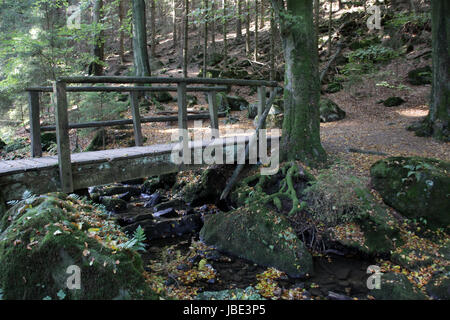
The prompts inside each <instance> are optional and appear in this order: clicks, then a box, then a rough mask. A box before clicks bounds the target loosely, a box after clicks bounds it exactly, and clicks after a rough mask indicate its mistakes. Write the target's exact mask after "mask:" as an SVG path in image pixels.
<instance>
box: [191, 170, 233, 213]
mask: <svg viewBox="0 0 450 320" xmlns="http://www.w3.org/2000/svg"><path fill="white" fill-rule="evenodd" d="M229 167H231V166H226V165H225V166H219V165H217V166H212V167H210V168H208V169H206V170H204V171H203V172H202V174H201V176H200V178H199V179H198V180H196V181H192V182H190V183H189V184H187V185H186V186H185V187H184V188H183V190H182V193H183V198H184V200H185V201H186V203H190V204H191V206H192V207H196V206H199V205H202V204H205V203H216V202H217V200H218V199H219V197H220V195H221V193H222V191H223V189H224V188H225V185H226V183H227V176H229V175H230V174H229V171H228V170H227V168H229Z"/></svg>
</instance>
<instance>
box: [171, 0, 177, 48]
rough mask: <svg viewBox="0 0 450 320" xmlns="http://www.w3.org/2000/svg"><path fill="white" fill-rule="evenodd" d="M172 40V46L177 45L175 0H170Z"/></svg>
mask: <svg viewBox="0 0 450 320" xmlns="http://www.w3.org/2000/svg"><path fill="white" fill-rule="evenodd" d="M172 25H173V30H172V41H173V47H174V48H176V46H177V41H178V39H177V3H176V0H172Z"/></svg>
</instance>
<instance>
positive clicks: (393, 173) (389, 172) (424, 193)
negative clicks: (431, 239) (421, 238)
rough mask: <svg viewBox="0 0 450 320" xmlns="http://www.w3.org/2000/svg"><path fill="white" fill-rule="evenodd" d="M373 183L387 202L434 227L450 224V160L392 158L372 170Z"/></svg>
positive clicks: (401, 211) (403, 212)
mask: <svg viewBox="0 0 450 320" xmlns="http://www.w3.org/2000/svg"><path fill="white" fill-rule="evenodd" d="M370 174H371V177H372V184H373V186H374V188H375V189H376V190H377V191H378V192H379V193H380V194H381V196H382V198H383V200H384V202H385V203H386V204H388V205H389V206H391V207H393V208H394V209H396V210H398V211H399V212H400V213H402V214H403V215H405V216H406V217H408V218H411V219H417V218H425V219H426V221H427V222H428V224H429V225H430V226H431V227H443V228H448V226H449V224H450V163H449V162H445V161H440V160H436V159H429V158H421V157H391V158H387V159H384V160H380V161H378V162H376V163H375V164H374V165H372V167H371V169H370Z"/></svg>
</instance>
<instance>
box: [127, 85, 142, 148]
mask: <svg viewBox="0 0 450 320" xmlns="http://www.w3.org/2000/svg"><path fill="white" fill-rule="evenodd" d="M130 100H131V101H130V102H131V115H132V117H133V129H134V141H135V143H136V146H142V145H143V144H144V141H143V139H142V127H141V114H140V112H139V101H138V93H137V92H136V91H131V92H130Z"/></svg>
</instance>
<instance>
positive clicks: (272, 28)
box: [270, 10, 276, 80]
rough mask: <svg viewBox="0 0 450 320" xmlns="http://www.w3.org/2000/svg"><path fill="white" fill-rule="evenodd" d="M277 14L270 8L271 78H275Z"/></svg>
mask: <svg viewBox="0 0 450 320" xmlns="http://www.w3.org/2000/svg"><path fill="white" fill-rule="evenodd" d="M275 28H276V25H275V15H274V12H273V10H270V80H275Z"/></svg>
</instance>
